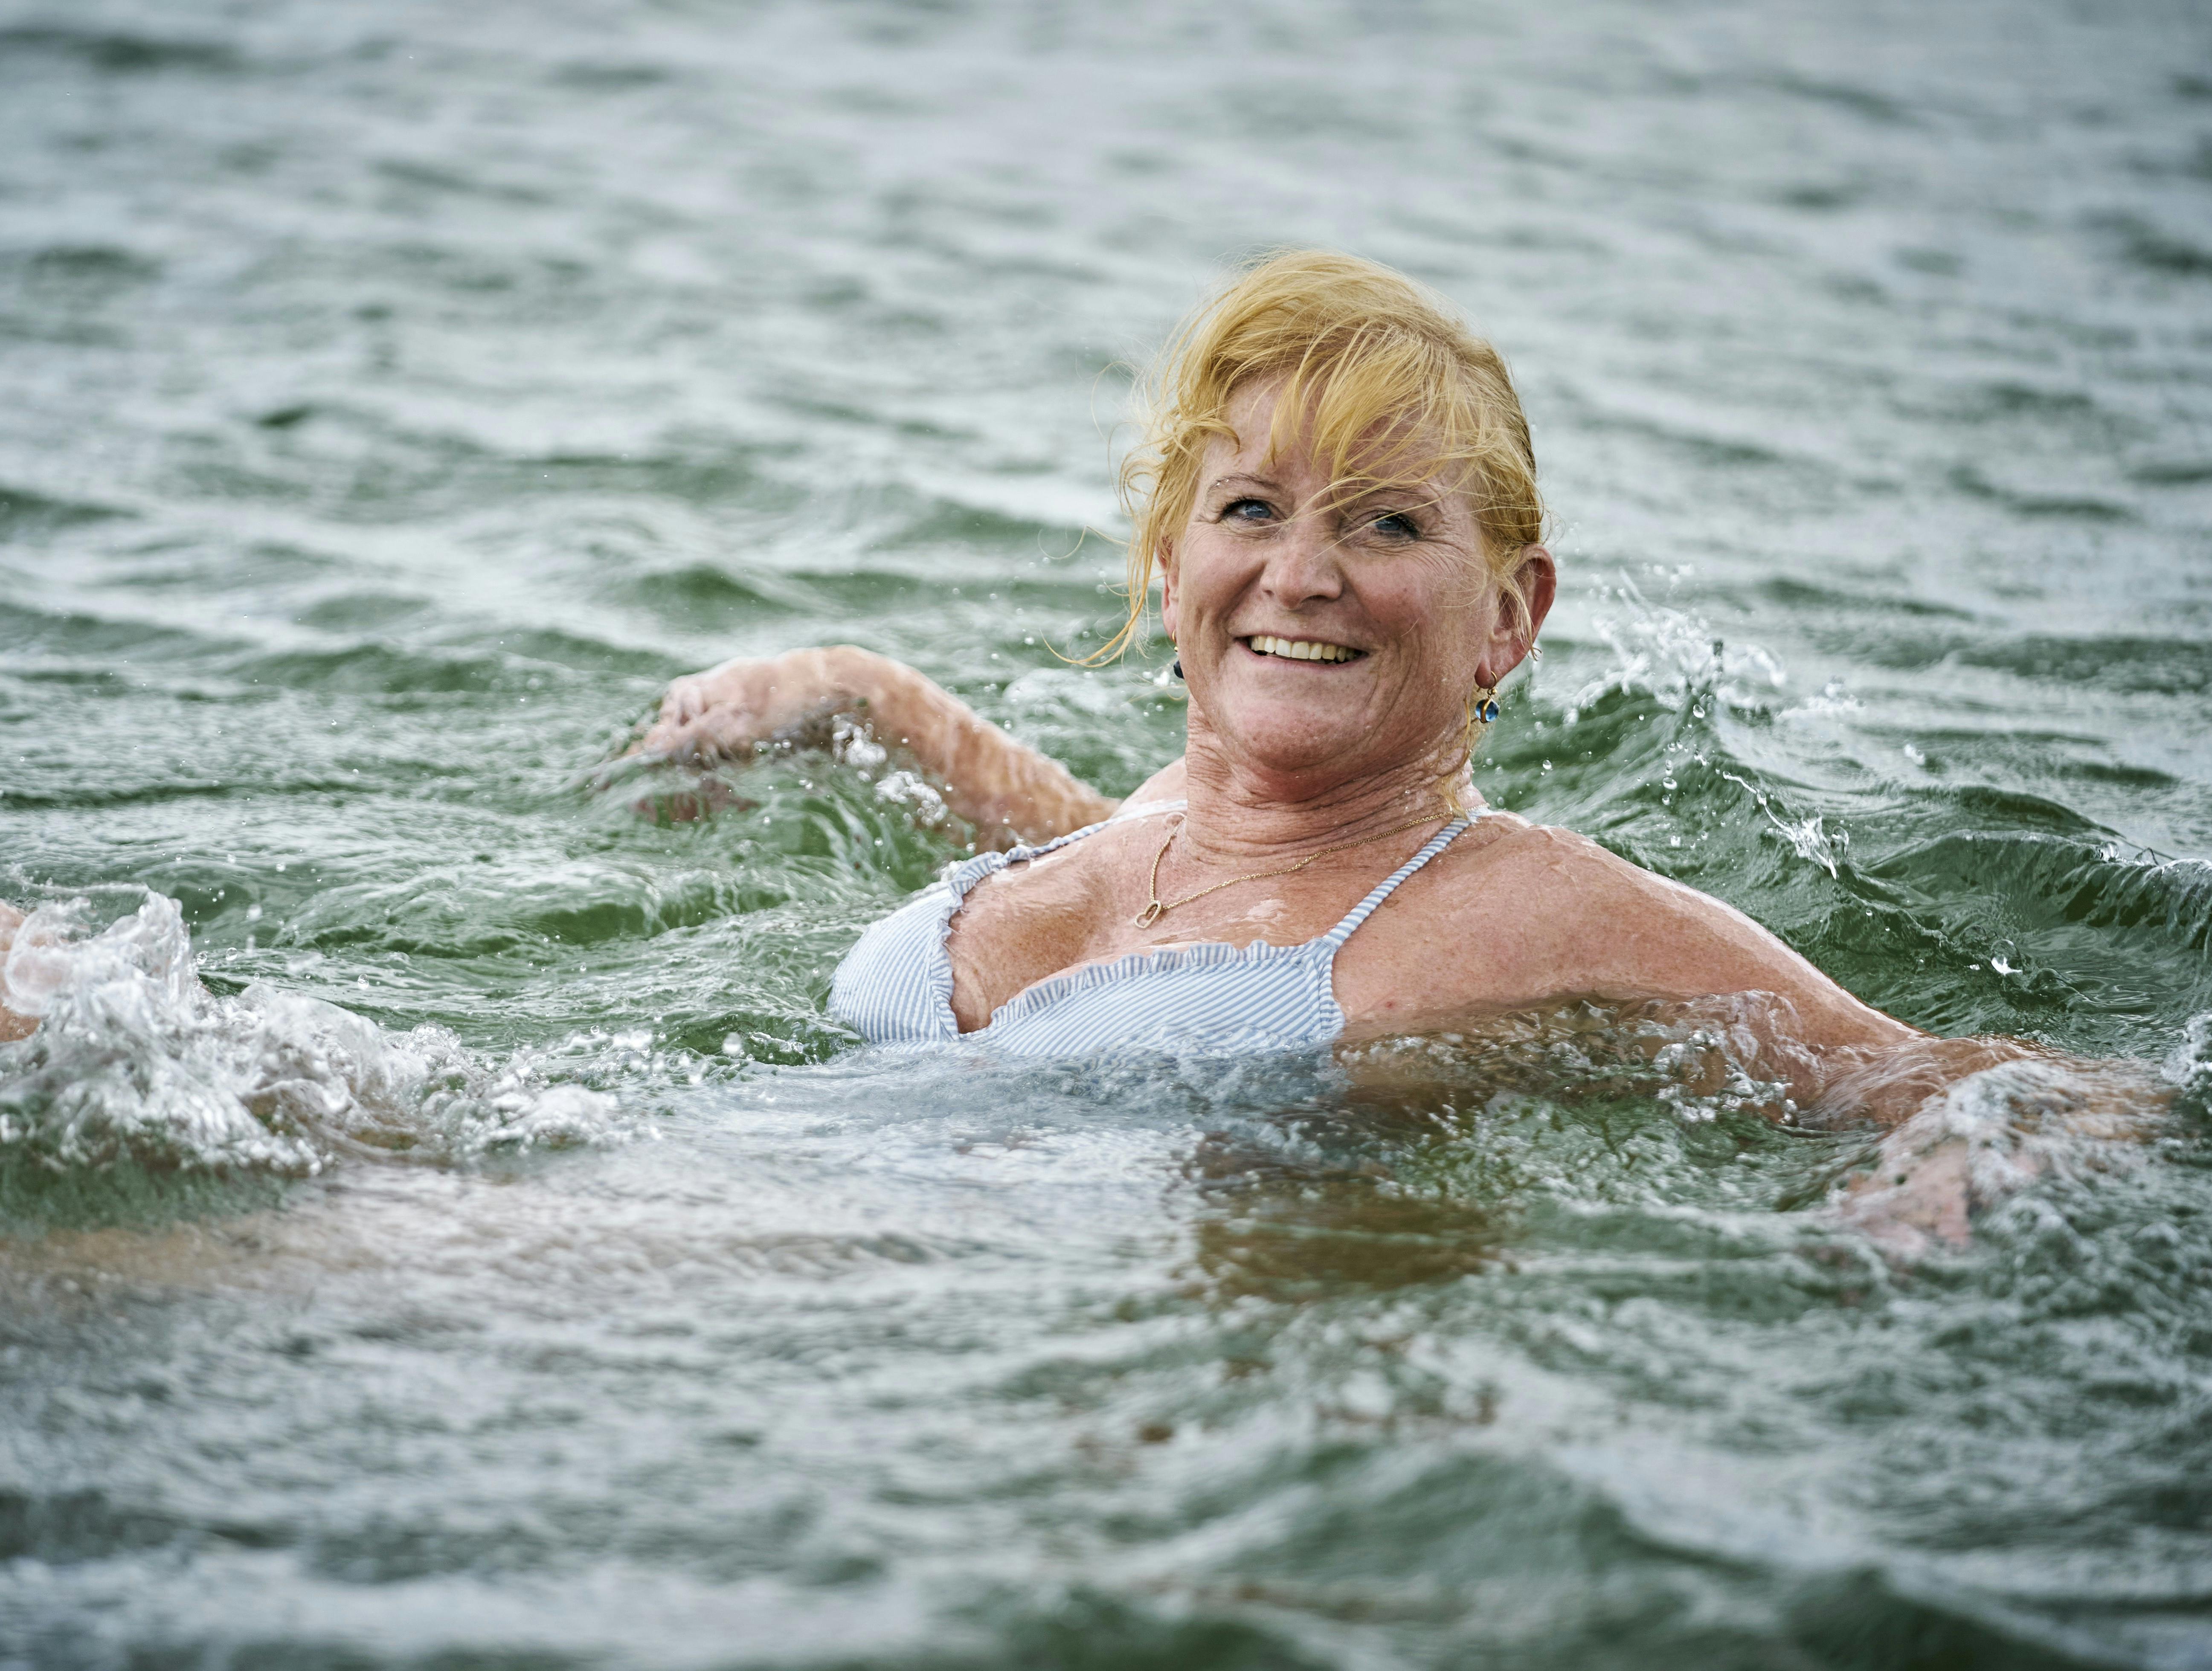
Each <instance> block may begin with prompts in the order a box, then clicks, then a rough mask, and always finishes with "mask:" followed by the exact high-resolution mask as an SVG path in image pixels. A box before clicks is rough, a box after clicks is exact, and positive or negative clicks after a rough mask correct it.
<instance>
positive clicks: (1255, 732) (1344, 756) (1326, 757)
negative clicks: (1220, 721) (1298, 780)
mask: <svg viewBox="0 0 2212 1671" xmlns="http://www.w3.org/2000/svg"><path fill="white" fill-rule="evenodd" d="M1236 717H1237V720H1240V721H1242V723H1234V724H1231V725H1229V726H1217V727H1216V729H1217V730H1218V732H1220V733H1221V735H1222V737H1223V738H1224V740H1225V741H1227V742H1229V743H1231V744H1232V745H1233V746H1234V747H1235V748H1236V750H1237V752H1238V753H1239V754H1241V755H1243V757H1244V758H1245V759H1246V760H1248V761H1249V762H1250V763H1252V764H1253V765H1255V766H1257V767H1259V768H1260V769H1261V770H1263V771H1269V772H1280V773H1285V774H1297V775H1303V774H1305V773H1310V772H1316V771H1326V770H1328V769H1346V768H1349V769H1352V770H1355V771H1356V770H1358V767H1359V764H1360V762H1361V759H1362V757H1364V756H1365V755H1366V754H1367V753H1368V752H1369V751H1370V749H1371V748H1372V746H1373V744H1374V741H1375V739H1374V738H1372V737H1371V736H1370V735H1369V734H1368V733H1366V732H1359V731H1349V730H1346V729H1345V727H1344V726H1343V724H1342V717H1341V716H1340V715H1335V714H1332V715H1329V716H1328V719H1321V718H1319V717H1318V716H1315V715H1312V714H1296V713H1292V714H1283V713H1280V712H1276V713H1265V712H1262V713H1255V714H1245V715H1238V716H1236ZM1328 720H1335V721H1336V722H1337V723H1335V724H1334V725H1332V724H1330V723H1328Z"/></svg>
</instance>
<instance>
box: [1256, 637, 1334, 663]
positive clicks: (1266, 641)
mask: <svg viewBox="0 0 2212 1671" xmlns="http://www.w3.org/2000/svg"><path fill="white" fill-rule="evenodd" d="M1249 643H1250V644H1251V646H1252V647H1253V648H1254V649H1255V650H1257V651H1258V652H1259V653H1261V655H1263V656H1286V657H1288V658H1289V659H1291V660H1292V661H1350V660H1351V659H1352V658H1353V657H1354V656H1356V655H1358V653H1359V652H1358V651H1357V650H1352V649H1346V647H1344V646H1343V645H1341V644H1319V643H1316V642H1315V641H1313V640H1311V639H1307V638H1273V637H1270V636H1269V635H1267V634H1266V633H1255V634H1254V635H1252V637H1251V638H1250V640H1249Z"/></svg>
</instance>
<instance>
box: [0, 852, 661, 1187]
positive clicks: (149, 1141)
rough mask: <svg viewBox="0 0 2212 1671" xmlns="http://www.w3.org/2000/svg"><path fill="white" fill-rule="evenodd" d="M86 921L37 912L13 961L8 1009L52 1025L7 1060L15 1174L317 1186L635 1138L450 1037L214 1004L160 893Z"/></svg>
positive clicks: (312, 1007) (297, 1002)
mask: <svg viewBox="0 0 2212 1671" xmlns="http://www.w3.org/2000/svg"><path fill="white" fill-rule="evenodd" d="M90 910H91V906H90V903H89V902H88V901H86V900H84V899H81V898H79V899H70V900H65V901H62V902H57V903H52V904H47V905H42V906H40V908H38V909H36V910H34V911H33V912H31V913H30V914H28V915H27V917H26V918H25V919H24V920H23V922H22V923H21V926H20V927H19V928H18V929H17V931H16V933H15V940H14V943H13V945H10V946H9V949H8V951H7V954H6V957H5V961H4V963H0V1003H4V1005H5V1006H7V1007H8V1008H10V1009H13V1010H14V1011H15V1012H17V1013H18V1014H21V1015H24V1016H27V1017H32V1018H36V1019H37V1020H38V1022H39V1028H38V1030H37V1031H36V1032H34V1033H33V1034H32V1035H31V1036H29V1037H27V1038H26V1039H23V1040H21V1041H19V1042H15V1043H13V1044H9V1045H5V1046H0V1166H8V1165H19V1164H24V1163H30V1164H35V1165H37V1166H40V1167H42V1168H45V1169H46V1170H55V1171H60V1170H78V1169H87V1168H92V1169H98V1168H103V1167H108V1166H112V1165H115V1164H118V1163H123V1162H135V1163H137V1164H141V1165H146V1166H154V1167H173V1168H179V1169H222V1170H249V1171H253V1172H261V1173H268V1174H273V1175H277V1176H313V1174H315V1173H318V1172H319V1171H321V1170H323V1168H324V1167H325V1165H326V1164H329V1163H330V1162H331V1160H332V1159H334V1158H337V1157H339V1156H342V1155H352V1156H374V1157H378V1158H405V1159H410V1160H427V1161H447V1162H450V1161H453V1160H458V1159H461V1158H466V1157H468V1156H471V1155H475V1154H481V1153H484V1152H488V1151H495V1150H516V1149H528V1148H533V1147H558V1146H563V1145H572V1144H579V1143H599V1142H605V1141H609V1140H613V1139H618V1138H619V1137H621V1136H623V1135H625V1134H628V1133H629V1132H631V1131H632V1130H634V1129H635V1127H631V1126H629V1124H627V1123H626V1122H624V1121H623V1120H622V1119H621V1118H620V1117H619V1115H618V1114H617V1109H616V1105H615V1103H614V1101H613V1099H612V1098H611V1097H606V1096H604V1095H602V1094H600V1093H599V1092H597V1091H590V1090H587V1089H586V1088H584V1087H582V1086H580V1085H573V1084H563V1085H547V1084H545V1083H544V1082H543V1081H542V1079H538V1077H537V1076H536V1075H535V1074H534V1073H533V1072H532V1069H531V1067H530V1066H528V1065H527V1064H526V1063H523V1062H519V1063H517V1064H515V1065H513V1066H509V1067H508V1068H507V1069H506V1070H504V1071H500V1072H489V1071H487V1070H486V1069H484V1068H483V1067H481V1066H478V1065H477V1063H476V1062H475V1061H474V1060H471V1057H470V1056H469V1054H468V1053H467V1052H465V1050H464V1049H463V1048H461V1046H460V1043H459V1040H457V1039H456V1038H455V1037H454V1036H453V1034H452V1033H451V1032H449V1031H448V1030H446V1029H444V1028H442V1027H436V1026H421V1027H416V1028H414V1029H412V1030H410V1031H408V1032H405V1033H400V1034H392V1033H388V1032H386V1031H385V1030H383V1029H381V1028H380V1027H379V1026H377V1025H376V1024H375V1023H374V1022H372V1021H369V1020H367V1019H365V1018H362V1017H361V1016H357V1015H355V1014H353V1013H351V1012H349V1011H346V1010H343V1009H340V1008H339V1007H338V1006H336V1005H334V1004H328V1003H325V1002H323V1001H321V1000H318V999H313V998H308V997H304V996H302V995H301V994H298V993H287V992H283V991H280V990H278V989H276V988H275V987H270V986H269V985H267V984H265V983H260V982H257V983H255V984H253V985H251V986H248V987H246V989H245V990H244V991H243V992H241V993H239V994H237V995H236V996H235V997H229V998H222V997H217V996H216V995H214V994H212V993H209V992H208V991H207V990H206V989H205V988H204V987H202V986H201V985H200V984H199V982H198V981H197V979H196V978H195V977H194V975H193V972H192V955H191V939H190V937H189V936H188V935H187V933H186V932H185V923H184V916H183V913H182V911H181V909H180V908H179V905H178V902H176V901H175V900H173V899H171V898H168V897H167V896H163V895H161V894H155V893H149V894H148V895H147V896H146V897H145V899H144V900H143V902H142V903H141V904H140V905H139V907H138V908H137V910H136V911H134V912H132V913H131V914H130V915H128V916H125V917H123V918H121V919H119V920H118V921H115V922H112V923H111V924H109V925H108V926H107V927H105V928H101V929H100V930H98V931H97V932H92V931H89V930H88V928H87V926H86V923H87V919H88V914H89V913H90Z"/></svg>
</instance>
